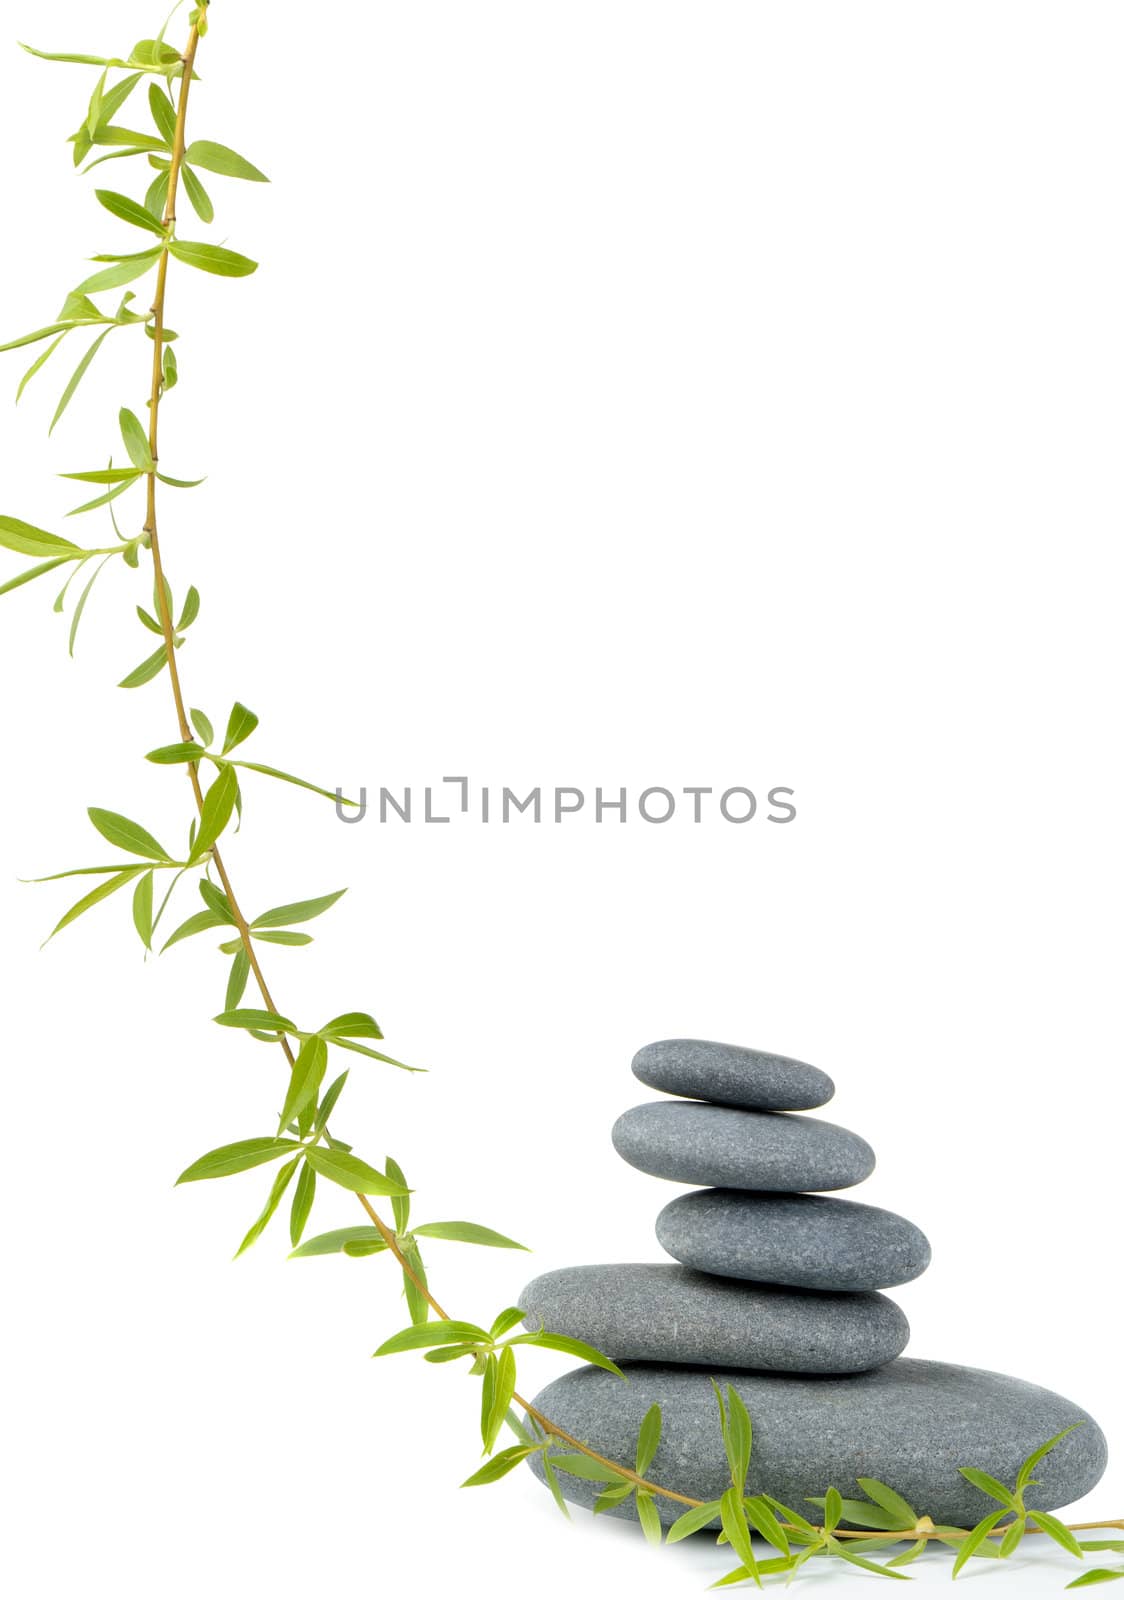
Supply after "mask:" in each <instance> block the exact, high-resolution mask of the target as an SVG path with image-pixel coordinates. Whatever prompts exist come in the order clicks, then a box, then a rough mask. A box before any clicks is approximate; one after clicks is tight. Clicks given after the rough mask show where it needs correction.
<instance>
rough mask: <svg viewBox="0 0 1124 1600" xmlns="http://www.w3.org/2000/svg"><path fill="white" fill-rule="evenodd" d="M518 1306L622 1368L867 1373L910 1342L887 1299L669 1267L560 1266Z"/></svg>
mask: <svg viewBox="0 0 1124 1600" xmlns="http://www.w3.org/2000/svg"><path fill="white" fill-rule="evenodd" d="M518 1304H519V1305H521V1306H522V1307H523V1309H524V1311H525V1312H526V1313H527V1317H526V1321H527V1325H528V1327H535V1328H538V1327H545V1328H547V1329H549V1331H550V1332H551V1333H564V1334H566V1335H568V1337H570V1338H571V1339H584V1340H585V1342H586V1343H587V1344H591V1345H593V1346H594V1348H595V1349H597V1350H600V1351H602V1352H603V1353H604V1354H605V1355H607V1356H611V1357H612V1358H613V1359H614V1360H616V1361H627V1360H631V1361H663V1362H675V1363H677V1364H678V1363H681V1362H696V1363H703V1364H705V1363H713V1364H714V1365H715V1366H727V1367H757V1368H765V1369H767V1370H769V1371H777V1372H836V1373H838V1372H864V1371H866V1370H867V1369H868V1368H870V1367H877V1366H881V1365H882V1364H883V1362H886V1361H892V1360H893V1358H894V1357H895V1356H897V1355H900V1354H901V1352H902V1351H903V1350H904V1349H905V1347H906V1343H907V1341H908V1339H909V1323H908V1322H907V1321H906V1318H905V1313H904V1312H903V1311H902V1310H901V1309H900V1308H899V1307H898V1306H896V1305H895V1304H894V1302H893V1301H892V1300H887V1299H886V1297H885V1295H881V1294H816V1293H814V1292H807V1291H804V1292H800V1291H794V1290H789V1289H774V1288H769V1287H763V1286H761V1285H759V1284H749V1283H737V1282H735V1281H734V1280H733V1279H731V1278H712V1277H710V1276H709V1275H708V1274H706V1273H704V1272H692V1271H691V1270H690V1269H689V1268H688V1267H680V1266H671V1265H669V1264H667V1265H665V1264H654V1265H640V1264H628V1265H619V1266H591V1267H563V1268H561V1269H560V1270H559V1271H557V1272H546V1273H544V1274H543V1275H542V1277H539V1278H535V1279H534V1281H533V1282H532V1283H529V1284H528V1285H527V1287H526V1288H525V1289H524V1290H523V1293H522V1294H521V1295H520V1296H519V1300H518Z"/></svg>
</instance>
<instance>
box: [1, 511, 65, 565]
mask: <svg viewBox="0 0 1124 1600" xmlns="http://www.w3.org/2000/svg"><path fill="white" fill-rule="evenodd" d="M0 546H3V548H4V549H5V550H14V551H15V552H16V554H17V555H20V556H39V557H48V558H49V557H53V556H63V557H65V556H66V555H67V554H68V553H73V554H74V555H81V554H82V551H81V549H80V548H79V546H78V545H76V544H72V543H71V541H70V540H69V539H60V538H59V536H58V534H56V533H47V532H46V531H45V529H43V528H33V527H32V526H31V524H30V522H21V521H20V520H19V518H18V517H0Z"/></svg>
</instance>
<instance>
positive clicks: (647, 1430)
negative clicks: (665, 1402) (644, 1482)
mask: <svg viewBox="0 0 1124 1600" xmlns="http://www.w3.org/2000/svg"><path fill="white" fill-rule="evenodd" d="M662 1429H663V1414H662V1412H661V1411H660V1408H659V1406H658V1405H652V1406H649V1407H648V1410H647V1411H646V1412H645V1414H644V1420H643V1422H642V1423H641V1424H640V1433H639V1435H638V1436H637V1440H636V1470H637V1472H638V1473H639V1474H640V1476H641V1477H643V1476H644V1474H645V1473H646V1472H647V1470H648V1468H649V1467H650V1466H651V1465H652V1457H653V1456H654V1455H655V1453H656V1451H657V1449H658V1448H659V1443H660V1433H661V1431H662Z"/></svg>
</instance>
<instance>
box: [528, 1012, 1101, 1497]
mask: <svg viewBox="0 0 1124 1600" xmlns="http://www.w3.org/2000/svg"><path fill="white" fill-rule="evenodd" d="M632 1069H633V1072H634V1073H635V1074H636V1076H637V1077H638V1078H639V1079H640V1080H641V1081H642V1082H643V1083H645V1084H647V1085H648V1086H649V1087H650V1088H654V1089H658V1090H661V1091H663V1092H664V1093H666V1094H669V1095H674V1096H677V1097H679V1098H677V1099H673V1100H658V1101H649V1102H647V1103H645V1104H644V1105H639V1106H635V1107H634V1108H633V1109H632V1110H631V1111H626V1112H625V1113H624V1115H623V1116H622V1117H620V1118H619V1119H618V1120H617V1122H616V1124H615V1126H614V1128H613V1135H612V1136H613V1144H614V1146H615V1147H616V1150H617V1152H618V1154H619V1155H621V1156H622V1157H623V1158H624V1159H625V1160H626V1161H627V1162H629V1163H630V1165H632V1166H634V1167H638V1168H639V1169H640V1170H641V1171H642V1172H646V1173H650V1174H651V1175H652V1176H654V1177H657V1178H664V1179H670V1180H672V1181H675V1182H678V1183H687V1184H695V1185H705V1186H706V1187H703V1188H695V1189H693V1190H691V1191H690V1192H688V1193H686V1194H682V1195H679V1196H678V1197H677V1198H676V1199H674V1200H672V1201H671V1202H670V1204H668V1205H666V1206H665V1207H664V1208H663V1210H662V1211H661V1212H660V1214H659V1216H658V1218H657V1220H656V1235H657V1238H658V1239H659V1242H660V1244H661V1245H662V1246H663V1248H664V1249H665V1250H666V1251H667V1252H668V1254H669V1255H671V1256H673V1257H674V1258H675V1264H670V1263H664V1264H624V1265H603V1266H584V1267H565V1268H563V1269H561V1270H560V1271H557V1272H549V1273H546V1274H544V1275H543V1276H542V1277H539V1278H536V1279H535V1280H534V1281H533V1282H532V1283H530V1284H528V1286H527V1288H526V1289H525V1290H524V1291H523V1294H522V1295H521V1297H520V1300H519V1304H520V1305H521V1306H522V1307H523V1309H524V1312H525V1314H526V1321H527V1324H528V1326H531V1327H539V1326H544V1327H546V1328H548V1329H549V1330H550V1331H551V1332H553V1333H561V1334H567V1335H569V1336H570V1337H571V1338H577V1339H583V1340H585V1341H586V1342H587V1343H589V1344H592V1345H594V1346H595V1347H596V1348H597V1349H599V1350H601V1351H603V1352H604V1353H605V1354H606V1355H608V1356H611V1357H612V1358H613V1359H614V1360H615V1361H617V1362H618V1363H620V1364H621V1365H622V1366H623V1367H624V1369H625V1371H626V1373H627V1375H628V1377H629V1379H630V1381H629V1382H628V1383H627V1384H624V1383H621V1382H620V1380H619V1379H617V1378H615V1377H614V1376H613V1375H612V1374H611V1373H607V1372H605V1371H603V1370H601V1369H599V1368H597V1367H592V1366H590V1367H583V1368H581V1369H579V1370H578V1371H576V1372H570V1373H567V1374H566V1376H565V1377H563V1378H560V1379H558V1380H557V1382H555V1383H553V1384H551V1385H550V1386H549V1387H548V1388H547V1389H546V1390H544V1391H543V1393H542V1394H541V1395H539V1396H538V1397H537V1398H536V1400H535V1402H534V1403H535V1405H536V1407H537V1408H538V1409H539V1410H541V1411H544V1412H545V1413H546V1414H547V1415H548V1416H549V1417H551V1418H552V1419H553V1420H554V1421H555V1422H557V1423H559V1425H560V1426H562V1427H564V1428H565V1429H566V1430H567V1431H568V1432H570V1433H572V1434H574V1435H575V1436H576V1437H578V1438H580V1439H583V1440H584V1441H585V1442H586V1443H588V1444H589V1445H591V1446H592V1447H593V1448H594V1449H595V1450H597V1451H598V1452H599V1453H601V1454H602V1455H606V1456H609V1457H610V1458H611V1459H613V1460H619V1461H623V1462H626V1463H627V1462H629V1461H631V1459H632V1457H633V1454H634V1452H635V1447H636V1436H637V1433H638V1432H639V1428H640V1423H641V1420H642V1418H643V1416H644V1413H645V1412H646V1411H647V1409H648V1407H649V1406H650V1405H651V1404H652V1403H653V1402H654V1401H658V1402H659V1404H660V1406H661V1408H662V1410H663V1418H664V1427H663V1436H662V1440H661V1444H660V1449H659V1452H658V1454H657V1456H656V1459H655V1461H654V1462H653V1464H652V1467H651V1468H650V1471H649V1476H650V1477H651V1478H652V1479H654V1480H655V1481H657V1482H661V1483H664V1484H666V1485H667V1486H668V1487H670V1488H674V1489H677V1490H679V1492H681V1493H684V1494H689V1495H692V1496H693V1497H694V1498H696V1499H699V1500H707V1501H709V1500H714V1499H717V1498H719V1497H720V1495H721V1493H722V1490H723V1488H724V1487H725V1486H726V1482H727V1479H726V1470H727V1469H726V1465H725V1457H724V1453H723V1448H722V1441H721V1436H720V1433H719V1429H718V1422H717V1408H716V1405H715V1401H714V1394H713V1388H712V1385H711V1379H712V1378H714V1379H716V1380H717V1381H718V1382H720V1383H721V1384H723V1385H724V1384H727V1383H732V1384H733V1385H734V1387H735V1388H736V1389H737V1391H738V1392H739V1394H740V1395H741V1397H742V1399H743V1400H744V1401H745V1404H746V1406H747V1408H748V1410H749V1413H750V1416H751V1418H752V1419H753V1424H754V1451H753V1462H752V1467H751V1473H750V1492H753V1493H757V1492H760V1491H761V1490H767V1491H768V1492H769V1493H770V1494H773V1495H775V1496H776V1497H777V1498H778V1499H780V1500H783V1501H785V1502H787V1503H788V1504H792V1505H796V1506H800V1505H801V1504H802V1502H803V1500H804V1498H805V1497H806V1496H811V1495H818V1494H822V1493H823V1492H824V1491H825V1489H826V1488H827V1487H828V1486H829V1485H830V1484H834V1485H835V1486H836V1487H837V1488H839V1489H840V1491H841V1492H842V1493H843V1494H848V1493H851V1494H855V1493H857V1491H856V1489H855V1480H856V1479H857V1478H859V1477H871V1478H878V1479H880V1480H882V1481H883V1482H887V1483H890V1484H891V1485H892V1486H893V1487H894V1488H895V1489H897V1490H898V1492H899V1493H901V1494H903V1495H904V1496H905V1498H906V1499H907V1500H909V1501H910V1502H911V1503H912V1504H914V1505H916V1506H917V1507H918V1508H919V1510H921V1511H923V1512H926V1513H928V1515H930V1516H932V1517H933V1518H934V1520H935V1521H937V1522H941V1523H955V1524H958V1525H962V1524H964V1523H971V1522H975V1521H978V1520H979V1518H980V1517H982V1516H984V1515H985V1514H986V1512H987V1511H988V1510H989V1509H994V1505H993V1504H991V1503H989V1502H988V1501H987V1499H986V1497H985V1496H984V1495H982V1494H981V1493H980V1492H979V1491H978V1490H976V1489H974V1488H973V1487H972V1486H971V1485H970V1484H969V1483H968V1482H967V1481H966V1480H965V1479H964V1478H963V1477H962V1476H961V1475H960V1473H959V1472H958V1471H957V1468H958V1467H960V1466H976V1467H982V1468H983V1469H984V1470H985V1471H988V1472H990V1473H992V1474H993V1475H994V1476H996V1477H998V1478H999V1479H1000V1480H1001V1481H1010V1480H1011V1479H1012V1477H1013V1475H1014V1473H1015V1472H1016V1471H1017V1469H1018V1466H1019V1463H1020V1462H1021V1461H1022V1460H1023V1458H1024V1457H1025V1456H1027V1455H1028V1454H1029V1453H1030V1452H1031V1450H1033V1449H1035V1448H1036V1447H1037V1446H1038V1445H1039V1444H1042V1443H1043V1442H1044V1441H1045V1440H1046V1439H1048V1438H1051V1437H1052V1436H1053V1435H1054V1434H1056V1433H1059V1432H1060V1431H1061V1430H1062V1429H1063V1428H1066V1427H1068V1426H1069V1425H1070V1424H1071V1423H1075V1422H1081V1423H1084V1424H1085V1426H1083V1427H1081V1428H1079V1429H1078V1430H1077V1431H1076V1432H1075V1433H1073V1434H1071V1435H1070V1436H1069V1437H1068V1438H1067V1439H1066V1440H1064V1441H1063V1443H1062V1444H1061V1445H1060V1446H1059V1447H1058V1448H1057V1449H1056V1450H1054V1451H1053V1452H1052V1453H1051V1455H1049V1456H1048V1457H1047V1458H1046V1460H1045V1461H1044V1462H1043V1463H1042V1464H1041V1466H1040V1467H1039V1469H1038V1472H1037V1476H1038V1478H1039V1480H1040V1483H1041V1488H1040V1489H1039V1490H1038V1491H1037V1492H1038V1496H1039V1502H1038V1503H1039V1504H1040V1505H1041V1506H1042V1508H1043V1509H1044V1510H1048V1509H1050V1508H1051V1507H1055V1506H1058V1505H1063V1504H1066V1503H1068V1501H1070V1500H1073V1499H1076V1498H1077V1497H1078V1496H1080V1495H1082V1494H1085V1493H1086V1492H1087V1491H1088V1490H1089V1489H1090V1488H1092V1486H1093V1484H1095V1483H1096V1481H1097V1480H1098V1478H1099V1477H1100V1475H1101V1473H1102V1472H1103V1470H1104V1464H1105V1445H1104V1439H1103V1436H1102V1435H1101V1432H1100V1429H1099V1428H1098V1427H1097V1425H1096V1424H1095V1423H1094V1422H1092V1420H1091V1419H1090V1418H1089V1417H1087V1415H1086V1414H1085V1413H1084V1412H1082V1411H1081V1410H1080V1408H1079V1407H1077V1406H1074V1405H1073V1404H1072V1403H1071V1402H1069V1401H1067V1400H1063V1399H1062V1398H1061V1397H1060V1396H1058V1395H1055V1394H1051V1393H1050V1392H1049V1391H1048V1390H1044V1389H1039V1388H1036V1387H1034V1386H1033V1385H1030V1384H1026V1383H1023V1382H1021V1381H1020V1380H1018V1379H1014V1378H1006V1377H1002V1376H1001V1375H999V1374H996V1373H987V1372H980V1371H977V1370H975V1369H974V1368H968V1367H953V1366H948V1365H946V1364H944V1363H940V1362H929V1361H912V1360H900V1359H898V1358H899V1357H900V1356H901V1352H902V1351H903V1350H904V1349H905V1346H906V1343H907V1341H908V1338H909V1324H908V1323H907V1321H906V1318H905V1315H904V1313H903V1312H902V1310H901V1309H900V1307H899V1306H897V1305H896V1304H895V1303H894V1302H893V1301H892V1300H890V1299H888V1298H887V1297H886V1296H885V1295H883V1294H881V1293H878V1292H877V1291H879V1290H881V1289H884V1288H889V1287H892V1286H893V1285H895V1284H902V1283H906V1282H908V1281H909V1280H910V1279H912V1278H916V1277H917V1276H918V1275H919V1274H920V1273H922V1272H924V1271H925V1269H926V1267H927V1266H928V1265H929V1259H930V1250H929V1243H928V1240H927V1239H926V1238H925V1235H924V1234H923V1233H922V1232H921V1230H920V1229H919V1228H918V1227H916V1226H915V1225H914V1224H913V1223H912V1222H908V1221H906V1219H905V1218H904V1217H900V1216H897V1215H896V1214H895V1213H894V1212H891V1211H884V1210H882V1209H880V1208H879V1207H876V1206H869V1205H860V1204H858V1203H857V1202H855V1201H852V1200H840V1199H834V1198H831V1197H829V1196H828V1195H827V1194H825V1193H824V1192H823V1191H827V1190H838V1189H845V1188H849V1187H851V1186H852V1185H854V1184H858V1183H861V1182H862V1181H863V1180H864V1179H865V1178H867V1177H869V1176H870V1174H871V1172H872V1171H873V1170H874V1162H875V1158H874V1152H873V1151H872V1150H871V1148H870V1146H869V1145H868V1144H867V1143H866V1141H865V1140H864V1139H861V1138H860V1137H859V1136H858V1135H857V1134H855V1133H851V1132H849V1131H848V1130H847V1129H845V1128H840V1127H837V1126H836V1125H835V1124H834V1123H831V1122H826V1121H824V1120H822V1119H820V1118H816V1117H810V1116H807V1115H804V1114H803V1113H805V1112H807V1111H810V1110H814V1109H816V1108H817V1107H819V1106H823V1105H825V1104H826V1103H827V1101H828V1100H830V1099H831V1097H832V1095H833V1094H834V1092H835V1088H834V1084H833V1083H832V1081H831V1079H830V1078H829V1077H828V1076H827V1074H826V1073H824V1072H821V1071H820V1070H819V1069H818V1068H816V1067H812V1066H809V1065H807V1063H805V1062H802V1061H794V1060H790V1059H789V1058H788V1057H786V1056H778V1055H771V1054H767V1053H764V1052H761V1051H757V1050H748V1049H744V1048H742V1047H740V1046H736V1045H725V1044H715V1043H711V1042H708V1041H705V1040H697V1039H669V1040H664V1041H661V1042H660V1043H658V1044H652V1045H648V1046H646V1047H645V1048H644V1049H643V1050H641V1051H640V1052H639V1054H638V1055H637V1056H636V1057H635V1059H634V1061H633V1063H632ZM537 1461H538V1458H537V1457H532V1458H531V1465H532V1468H535V1469H537ZM540 1475H541V1470H540ZM559 1477H560V1481H561V1482H562V1486H563V1491H564V1493H565V1494H566V1496H567V1498H569V1499H572V1500H574V1501H576V1502H577V1503H579V1504H585V1505H590V1504H592V1502H593V1500H594V1499H595V1498H596V1495H597V1493H598V1486H597V1485H596V1484H593V1483H589V1482H587V1481H586V1480H584V1479H579V1478H574V1477H571V1476H569V1475H567V1474H565V1473H560V1474H559ZM656 1504H657V1508H658V1510H659V1512H660V1515H661V1517H662V1518H663V1519H664V1520H665V1521H667V1522H671V1521H673V1520H674V1518H675V1515H676V1506H675V1505H674V1503H673V1502H670V1501H666V1500H662V1501H661V1500H657V1502H656ZM679 1509H680V1510H681V1509H682V1508H681V1507H680V1508H679ZM614 1514H616V1515H619V1516H632V1517H634V1516H635V1511H634V1509H633V1505H632V1502H631V1500H630V1501H627V1502H626V1503H625V1504H624V1505H623V1506H621V1507H619V1508H618V1509H617V1510H616V1512H615V1513H614Z"/></svg>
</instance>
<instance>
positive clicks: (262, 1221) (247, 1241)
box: [234, 1156, 301, 1261]
mask: <svg viewBox="0 0 1124 1600" xmlns="http://www.w3.org/2000/svg"><path fill="white" fill-rule="evenodd" d="M300 1159H301V1158H300V1156H294V1157H293V1159H292V1160H291V1161H286V1163H285V1165H284V1166H283V1167H282V1168H281V1170H280V1172H279V1173H278V1174H277V1176H276V1178H274V1180H273V1187H272V1189H270V1191H269V1198H268V1199H267V1200H266V1202H265V1205H264V1207H263V1208H262V1213H261V1216H260V1217H259V1218H258V1219H257V1221H256V1222H255V1223H254V1224H253V1226H252V1227H251V1228H250V1230H249V1232H248V1233H247V1234H246V1237H245V1238H244V1239H243V1240H242V1243H241V1244H240V1245H239V1246H238V1249H237V1250H236V1251H235V1253H234V1259H235V1260H236V1261H237V1259H238V1257H239V1256H240V1255H241V1254H242V1253H243V1251H245V1250H248V1249H249V1248H250V1246H251V1245H252V1244H253V1243H254V1242H255V1241H256V1240H257V1239H260V1238H261V1235H262V1234H263V1233H264V1232H265V1229H266V1228H267V1227H268V1225H269V1222H270V1219H271V1218H272V1216H273V1213H274V1212H275V1211H276V1210H277V1207H278V1206H279V1205H280V1204H281V1196H282V1195H283V1194H284V1193H285V1190H286V1189H287V1188H288V1187H289V1180H290V1179H291V1178H292V1176H293V1173H294V1172H295V1171H296V1170H297V1168H298V1166H299V1165H300Z"/></svg>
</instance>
